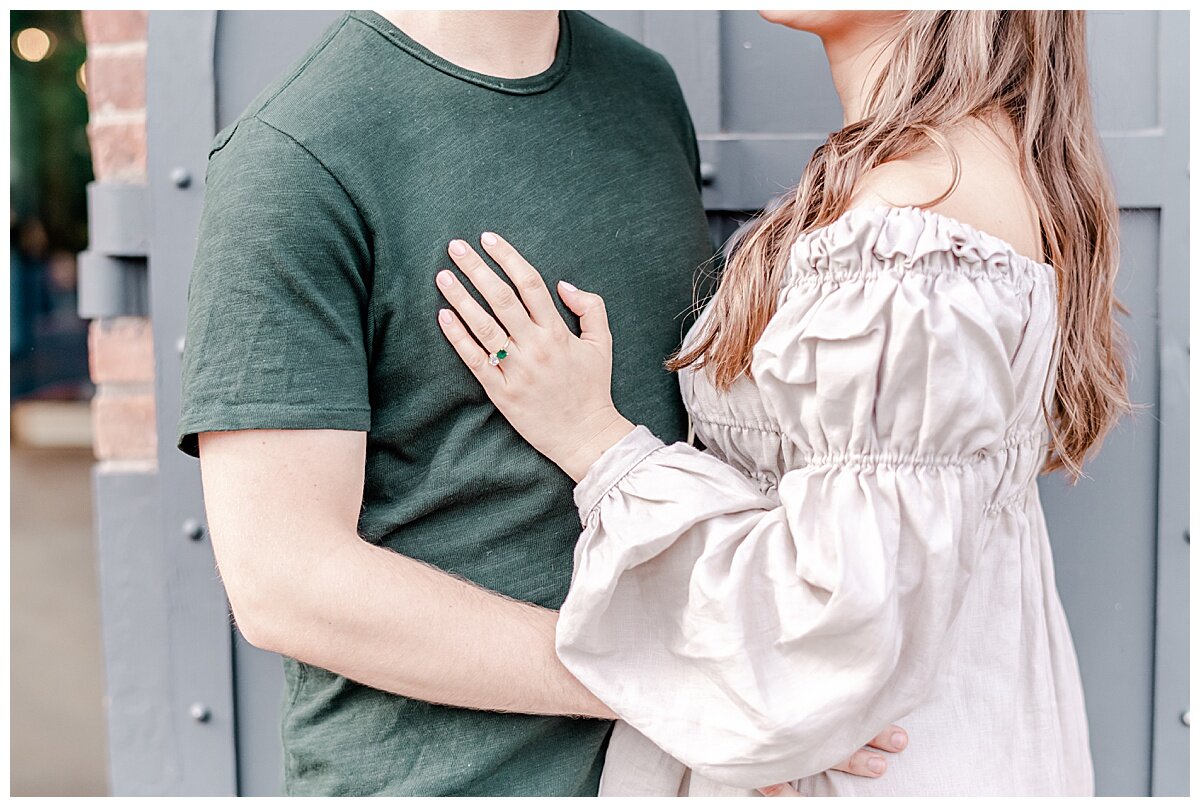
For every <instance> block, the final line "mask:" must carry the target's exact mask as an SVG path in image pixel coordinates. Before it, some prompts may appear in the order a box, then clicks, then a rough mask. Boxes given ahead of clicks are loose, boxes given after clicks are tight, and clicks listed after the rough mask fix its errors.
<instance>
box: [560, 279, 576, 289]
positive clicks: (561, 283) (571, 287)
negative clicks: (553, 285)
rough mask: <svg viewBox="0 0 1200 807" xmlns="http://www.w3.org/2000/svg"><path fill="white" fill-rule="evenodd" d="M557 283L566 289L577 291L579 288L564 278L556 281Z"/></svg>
mask: <svg viewBox="0 0 1200 807" xmlns="http://www.w3.org/2000/svg"><path fill="white" fill-rule="evenodd" d="M558 285H560V286H562V287H563V288H564V289H566V290H567V291H579V289H577V288H575V287H574V286H572V285H571V284H570V283H568V282H567V281H565V280H560V281H558Z"/></svg>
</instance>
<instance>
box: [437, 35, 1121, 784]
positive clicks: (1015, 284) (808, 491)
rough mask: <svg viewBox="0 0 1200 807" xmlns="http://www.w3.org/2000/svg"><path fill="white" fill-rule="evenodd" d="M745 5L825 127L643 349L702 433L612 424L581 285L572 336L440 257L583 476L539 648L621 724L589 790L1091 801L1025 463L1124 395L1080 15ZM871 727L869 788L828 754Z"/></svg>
mask: <svg viewBox="0 0 1200 807" xmlns="http://www.w3.org/2000/svg"><path fill="white" fill-rule="evenodd" d="M764 16H766V17H767V18H768V19H770V20H772V21H774V22H778V23H781V24H784V25H787V26H790V27H792V28H797V29H800V30H806V31H811V32H814V33H816V34H817V35H819V36H820V37H821V39H822V42H823V44H824V46H825V50H826V53H827V55H828V56H829V61H830V69H831V71H832V74H833V78H834V82H835V85H836V87H837V90H838V94H839V96H840V98H841V100H842V104H843V107H844V111H845V126H844V127H843V128H842V129H841V130H839V131H837V132H835V133H833V134H832V135H831V136H830V137H829V139H828V141H827V142H826V143H825V144H824V145H822V146H821V147H820V148H819V149H818V150H817V152H816V153H815V154H814V156H813V158H812V161H811V162H810V163H809V165H808V166H807V168H806V170H805V172H804V174H803V177H802V178H801V180H800V183H799V185H798V186H797V187H796V189H795V191H794V193H793V194H791V195H790V196H789V197H788V198H786V199H785V200H784V201H783V202H782V203H781V204H780V205H778V206H776V207H774V208H772V209H771V210H770V211H769V212H766V213H764V214H763V215H762V216H761V217H760V219H759V220H758V221H757V222H756V223H755V224H754V225H753V226H751V227H750V228H748V231H747V232H746V234H745V235H744V236H742V237H741V238H740V239H739V240H738V241H737V242H736V243H735V244H734V245H733V247H732V250H731V253H730V257H729V260H728V262H727V266H726V268H725V270H724V272H723V275H722V277H721V282H720V286H719V288H718V290H717V292H716V294H715V296H714V298H713V299H712V301H711V302H709V304H708V305H707V307H706V309H705V311H704V313H703V314H702V316H701V317H700V319H699V320H698V321H697V323H696V325H695V326H694V327H693V328H692V330H691V332H690V333H689V334H688V335H687V337H686V339H685V340H684V344H683V346H682V349H681V351H680V353H679V354H678V355H677V356H675V357H673V358H672V360H671V362H670V363H669V367H670V368H671V369H673V370H677V371H678V372H679V379H680V387H681V390H682V393H683V398H684V402H685V404H686V405H687V408H688V411H689V413H690V414H691V417H692V421H693V423H694V426H695V432H696V434H697V435H698V436H699V437H700V439H701V441H702V442H703V444H704V446H706V450H698V449H697V448H695V447H693V446H691V445H685V444H675V445H664V444H663V443H662V442H661V441H660V440H658V439H657V438H656V437H655V436H654V435H653V434H651V433H650V432H649V431H648V430H647V429H646V428H645V427H643V426H636V425H635V424H633V423H630V422H629V421H627V420H625V419H624V418H623V417H622V416H621V415H620V414H619V413H618V412H617V410H616V409H615V407H614V406H613V403H612V400H611V397H610V393H609V374H610V366H611V345H612V341H611V335H610V332H609V329H608V325H607V320H606V316H605V311H604V306H603V301H602V300H601V299H600V298H599V297H597V296H596V295H594V294H589V293H587V292H585V291H580V290H578V289H575V288H574V287H573V286H571V285H569V284H568V283H566V282H560V283H559V284H558V294H559V296H560V297H561V299H562V301H563V302H564V303H565V305H566V306H567V307H568V308H570V309H571V311H573V312H575V313H576V314H578V315H579V318H580V335H579V336H578V337H576V336H575V335H574V334H573V333H572V332H571V331H570V330H569V329H568V327H567V326H566V324H565V323H564V322H563V319H562V317H561V316H560V314H559V313H558V311H557V309H556V308H555V305H554V302H553V300H552V298H551V296H550V293H549V291H548V290H547V288H546V286H545V285H544V283H543V282H542V281H541V276H540V274H539V273H538V272H537V271H536V270H535V269H534V268H533V267H531V266H530V265H529V264H528V263H527V262H525V261H524V259H523V258H521V256H520V254H519V253H518V252H517V251H516V250H515V249H514V248H513V247H512V246H510V245H509V244H507V242H505V241H504V240H503V239H502V238H500V237H497V236H495V235H494V234H490V233H485V234H484V236H483V237H482V242H483V244H484V248H485V250H486V251H487V252H488V253H489V254H490V256H491V257H492V258H493V259H494V260H495V261H496V262H497V263H498V264H499V266H500V267H501V268H502V269H503V270H504V272H505V273H506V274H507V275H508V277H509V278H510V279H511V280H512V281H513V284H514V285H515V286H516V288H517V289H518V290H519V292H520V298H521V300H522V301H523V303H524V305H519V304H514V301H515V299H516V298H515V297H513V296H510V297H509V298H508V299H507V300H506V299H505V298H504V294H503V293H500V294H497V293H496V290H498V289H501V287H502V285H503V284H500V283H499V282H497V280H496V277H495V275H494V274H493V273H492V270H491V269H490V268H488V266H487V265H486V264H485V263H484V262H482V261H481V260H479V258H478V256H477V255H476V254H475V253H473V252H472V253H471V254H470V255H469V256H467V257H465V258H454V260H455V262H456V263H457V264H458V265H459V267H460V268H461V269H462V270H463V271H464V273H465V274H466V276H467V277H468V278H469V279H470V280H471V282H472V283H473V284H474V285H475V286H476V287H478V288H479V289H480V290H481V292H482V293H483V295H484V297H485V298H486V299H487V300H488V302H489V304H491V306H492V309H493V311H494V312H495V315H496V318H497V319H498V320H499V322H498V323H497V322H495V321H493V320H492V315H491V314H489V313H487V312H486V311H485V310H484V309H483V308H482V307H480V306H479V305H477V304H475V303H473V302H471V299H470V297H469V295H468V294H467V292H466V290H465V288H464V286H463V285H462V284H461V283H458V282H455V281H454V280H453V279H452V278H450V279H448V278H447V277H446V275H448V274H449V273H442V274H441V275H439V286H441V287H442V288H443V290H444V293H445V295H446V297H447V299H448V300H449V302H450V304H451V305H452V306H453V308H454V310H455V311H457V315H455V313H453V312H451V311H450V310H449V309H446V310H443V311H442V312H441V313H440V314H439V321H440V323H441V325H442V328H443V330H444V332H445V333H446V336H447V338H448V339H450V341H451V342H452V343H453V344H454V345H455V348H456V350H457V351H458V353H459V355H460V356H461V357H462V358H463V360H464V361H465V362H466V363H467V365H468V366H469V367H470V368H471V369H472V370H473V372H474V373H475V375H476V377H477V378H478V379H479V381H480V382H481V383H482V385H483V387H484V389H485V390H486V391H487V393H488V395H489V396H490V397H491V398H492V400H493V401H494V402H495V403H496V405H497V407H498V408H499V410H500V412H501V413H503V414H504V415H505V417H507V418H508V419H509V420H510V421H511V422H512V424H513V426H514V427H515V428H516V429H517V430H518V431H520V432H521V434H522V435H524V436H525V437H526V439H528V440H529V442H530V443H531V444H532V445H533V446H534V447H535V448H537V449H538V450H539V451H541V452H542V453H544V454H545V455H546V456H547V457H549V458H550V459H551V460H553V461H554V462H556V463H557V464H558V465H559V466H560V467H561V468H562V469H563V470H564V471H565V472H566V473H568V474H569V475H571V476H572V477H573V478H574V479H575V480H576V481H577V483H578V485H577V487H576V492H575V498H576V502H577V504H578V506H579V510H580V517H581V520H582V523H583V533H582V535H581V536H580V540H579V544H578V548H577V551H576V557H575V560H576V567H575V575H574V579H573V582H572V586H571V591H570V594H569V595H568V597H567V600H566V602H565V604H564V605H563V608H562V610H561V614H560V617H559V622H558V629H557V646H558V652H559V656H560V658H561V659H562V661H563V663H564V664H565V665H566V666H567V668H568V669H569V670H570V671H571V672H572V673H574V675H575V676H576V677H577V678H578V679H579V680H580V681H581V682H583V684H584V685H585V686H587V687H588V688H589V689H590V690H591V691H592V692H594V693H595V694H596V696H597V697H598V698H599V699H600V700H602V701H603V702H604V703H606V704H608V706H609V707H611V709H612V710H613V712H614V713H616V714H617V715H618V716H619V717H620V718H621V719H622V721H623V722H621V723H619V724H618V726H617V728H616V731H615V733H614V736H613V738H612V742H611V745H610V749H609V753H608V758H607V762H606V766H605V774H604V780H603V782H602V787H601V793H603V794H634V793H638V794H673V793H676V792H680V793H690V794H729V795H736V794H741V793H752V792H754V789H755V788H760V787H763V786H766V785H770V784H772V783H779V782H794V783H795V786H796V787H797V789H798V790H799V792H800V793H801V794H805V795H859V794H888V795H942V794H955V795H967V794H998V795H1025V794H1039V795H1066V794H1081V795H1082V794H1090V793H1092V789H1093V784H1092V764H1091V757H1090V754H1089V750H1088V733H1087V723H1086V716H1085V711H1084V703H1083V694H1082V687H1081V684H1080V676H1079V671H1078V666H1077V662H1076V657H1075V652H1074V648H1073V646H1072V642H1071V637H1070V633H1069V631H1068V627H1067V622H1066V619H1065V618H1064V615H1063V609H1062V605H1061V603H1060V601H1059V596H1058V592H1057V590H1056V588H1055V583H1054V571H1053V565H1052V562H1051V554H1050V544H1049V542H1048V540H1047V535H1046V525H1045V520H1044V517H1043V513H1042V508H1041V504H1040V502H1039V500H1038V489H1037V485H1036V477H1037V476H1038V474H1039V473H1041V472H1046V471H1061V472H1064V473H1066V474H1068V475H1069V476H1072V477H1076V476H1078V474H1079V473H1080V469H1081V466H1082V463H1083V462H1084V460H1085V459H1086V458H1087V457H1088V456H1089V455H1090V452H1091V451H1093V450H1094V449H1095V448H1096V447H1097V446H1098V445H1099V443H1100V441H1101V439H1102V438H1103V436H1104V434H1105V433H1106V431H1107V430H1108V429H1109V427H1110V426H1111V425H1112V423H1113V422H1114V420H1115V419H1116V418H1117V417H1118V416H1119V415H1120V413H1121V412H1123V411H1124V410H1125V409H1126V408H1127V405H1128V404H1127V399H1126V392H1125V374H1124V369H1123V366H1122V362H1121V358H1120V355H1119V351H1118V349H1117V342H1118V337H1119V333H1118V330H1117V327H1116V325H1115V323H1114V320H1113V312H1114V308H1115V307H1116V302H1115V300H1114V297H1113V281H1114V278H1115V275H1116V272H1117V234H1116V225H1117V211H1116V207H1115V203H1114V198H1113V192H1112V189H1111V185H1110V182H1109V180H1108V178H1107V175H1106V172H1105V170H1104V167H1103V160H1102V156H1101V151H1100V146H1099V140H1098V137H1097V134H1096V128H1095V123H1094V120H1093V116H1092V110H1091V106H1090V100H1089V92H1090V90H1089V86H1088V82H1087V73H1086V59H1085V52H1084V41H1085V38H1084V15H1083V12H1072V11H999V12H995V11H920V12H770V13H764ZM780 80H781V81H784V80H791V77H784V76H781V77H780ZM564 235H567V234H564ZM564 268H566V267H564ZM503 291H507V290H506V289H504V290H503ZM674 313H675V312H663V315H664V316H673V315H674ZM497 325H499V326H501V327H503V329H504V330H505V331H506V332H507V334H508V341H507V342H505V343H504V344H503V345H501V344H487V343H484V344H483V345H482V346H481V345H480V344H479V343H478V342H477V341H476V340H475V339H474V338H472V336H471V333H472V332H473V333H475V334H480V333H484V334H486V333H490V332H492V331H494V329H495V327H496V326H497ZM489 358H490V361H489ZM890 722H898V723H900V724H902V725H903V726H904V727H905V728H906V729H907V731H908V733H909V736H910V737H911V742H910V745H909V747H908V749H907V750H906V751H905V752H904V754H902V755H899V756H897V757H895V758H894V759H893V761H892V764H891V765H890V767H889V770H888V774H887V776H884V777H882V778H878V779H871V778H861V777H852V776H849V775H847V774H844V773H840V772H838V771H830V770H827V769H828V768H829V767H830V766H831V765H832V764H834V763H835V762H837V761H838V760H841V759H844V758H846V757H847V756H849V755H850V754H851V753H852V752H853V751H854V750H855V749H857V748H859V747H860V746H862V745H863V744H864V743H865V742H866V741H867V740H868V739H869V738H871V737H873V736H874V735H876V734H877V733H878V732H879V731H880V730H882V729H883V728H884V727H885V726H887V724H888V723H890Z"/></svg>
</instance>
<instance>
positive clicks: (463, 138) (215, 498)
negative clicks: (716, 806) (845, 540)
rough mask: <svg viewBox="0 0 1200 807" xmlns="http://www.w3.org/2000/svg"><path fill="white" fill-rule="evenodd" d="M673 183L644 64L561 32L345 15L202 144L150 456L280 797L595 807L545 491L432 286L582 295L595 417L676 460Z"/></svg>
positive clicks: (434, 18) (682, 214)
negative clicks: (195, 511) (186, 527)
mask: <svg viewBox="0 0 1200 807" xmlns="http://www.w3.org/2000/svg"><path fill="white" fill-rule="evenodd" d="M401 29H404V30H403V31H402V30H401ZM405 32H407V33H405ZM698 176H699V166H698V156H697V150H696V141H695V136H694V133H693V131H692V125H691V122H690V119H689V117H688V113H687V109H686V107H685V106H684V102H683V98H682V97H681V94H680V91H679V88H678V85H677V83H676V81H675V77H674V75H673V73H672V71H671V69H670V67H669V66H668V65H667V63H666V62H665V61H664V60H663V59H662V57H660V56H658V55H657V54H655V53H653V52H652V51H650V50H647V49H646V48H644V47H642V46H640V45H638V44H636V43H635V42H633V41H631V40H630V39H628V38H627V37H625V36H623V35H621V34H619V33H617V32H615V31H613V30H611V29H609V28H607V27H606V26H604V25H602V24H600V23H599V22H597V21H596V20H594V19H592V18H591V17H589V16H587V15H586V14H583V13H579V12H565V13H557V14H556V13H554V12H539V11H534V12H389V13H386V14H384V13H375V12H351V13H348V14H345V15H343V16H342V17H341V18H340V19H339V20H338V21H337V22H336V23H335V24H334V25H333V26H331V27H330V28H329V30H328V31H327V32H326V34H325V35H324V36H323V37H322V38H321V39H320V41H318V42H317V43H316V44H315V45H314V46H313V47H312V48H311V49H310V50H309V51H308V53H307V54H306V55H305V56H304V58H303V59H301V60H300V61H299V62H298V63H297V64H296V65H295V66H294V67H293V68H292V69H291V70H289V71H288V72H287V73H286V74H285V75H283V76H281V77H280V78H279V79H278V80H276V81H275V82H274V83H273V84H272V85H271V86H270V87H268V88H267V89H266V90H264V91H263V92H262V93H261V94H260V95H259V97H258V98H257V99H255V100H254V102H252V104H251V105H250V107H249V108H248V109H247V110H246V111H245V112H244V113H243V114H242V115H241V117H240V118H238V120H236V121H235V122H234V123H233V124H232V125H230V126H228V127H226V128H225V129H224V130H223V131H222V132H220V133H219V134H218V135H217V138H216V141H215V142H214V144H213V148H212V151H211V153H210V156H209V164H208V171H207V177H206V197H205V205H204V213H203V216H202V220H201V225H200V233H199V240H198V245H197V252H196V260H195V265H194V268H193V272H192V277H191V284H190V288H189V296H188V330H187V339H186V343H185V344H186V348H185V351H184V358H183V407H182V413H181V416H180V421H179V447H180V448H181V449H182V450H184V451H186V452H188V453H189V454H192V455H194V456H199V457H200V459H201V470H202V475H203V482H204V493H205V502H206V508H207V513H208V519H209V528H210V533H211V535H212V539H213V547H214V550H215V552H216V556H217V561H218V564H219V567H220V572H221V576H222V579H223V581H224V583H225V587H226V590H227V593H228V595H229V600H230V603H231V605H232V608H233V612H234V616H235V618H236V620H237V622H238V626H239V628H240V629H241V631H242V633H243V634H244V636H245V637H246V639H247V640H248V641H250V642H251V643H252V644H255V645H257V646H259V647H263V648H266V649H268V650H272V651H274V652H277V653H280V654H282V655H283V656H284V657H285V662H284V671H285V676H286V697H285V703H284V710H283V745H284V785H285V790H286V792H287V793H289V794H324V795H366V794H392V795H443V794H444V795H451V794H454V795H520V794H531V795H588V794H594V793H595V792H596V788H597V783H598V780H599V776H600V769H601V764H602V761H603V754H604V747H605V743H606V740H607V737H608V732H609V729H610V727H611V723H610V722H609V721H608V719H605V718H611V717H612V714H611V713H610V712H609V710H608V708H607V707H606V706H604V704H602V703H600V702H599V701H597V700H596V699H595V697H594V696H593V695H592V694H591V693H590V692H588V691H587V690H586V689H584V688H583V687H582V686H581V685H580V684H579V682H578V681H576V680H575V679H574V678H573V677H572V676H571V675H570V674H569V673H568V672H567V671H566V669H565V668H564V667H563V666H562V665H561V664H560V663H559V662H558V659H557V657H556V656H555V654H554V645H553V636H554V626H555V619H556V613H555V611H554V610H553V609H555V608H557V607H558V606H559V605H560V604H561V603H562V601H563V598H564V597H565V595H566V592H567V588H568V585H569V582H570V578H571V561H572V552H573V549H574V544H575V541H576V539H577V537H578V535H579V530H580V525H579V520H578V515H577V514H576V511H575V508H574V504H573V501H572V487H573V486H572V483H571V480H570V479H569V478H568V477H567V476H566V475H565V474H563V473H562V472H561V471H560V470H559V469H558V468H557V467H555V466H554V465H553V464H552V463H550V462H549V461H548V460H546V459H545V458H543V457H542V456H541V455H540V454H538V453H537V452H536V451H535V450H533V448H531V447H530V446H529V445H528V444H526V443H525V441H524V440H522V439H521V437H520V436H519V435H518V434H517V433H516V432H515V431H514V430H513V429H512V428H511V427H510V426H509V425H508V423H507V422H506V421H505V419H504V418H503V417H501V416H500V415H499V413H498V412H497V411H496V410H495V408H494V407H493V406H492V404H491V403H490V402H489V401H488V399H487V397H486V396H485V395H484V393H483V391H482V389H481V388H480V387H479V385H478V384H477V383H476V382H475V380H474V378H473V377H472V376H471V374H470V373H469V371H468V370H467V369H466V368H465V367H464V366H463V364H462V363H461V362H460V361H459V360H458V359H457V357H456V356H455V355H454V352H453V349H452V348H451V346H450V345H449V344H448V343H447V342H446V340H445V339H444V338H443V336H442V334H441V331H440V329H439V328H438V325H437V312H438V310H439V308H441V307H442V306H443V305H444V302H443V300H442V298H441V295H440V294H439V293H438V291H437V288H436V286H435V284H434V276H435V275H436V273H437V271H438V270H440V269H442V268H446V267H448V266H450V260H449V257H448V256H447V254H446V249H447V245H448V244H449V242H450V241H451V240H452V239H455V238H465V239H467V240H468V241H471V242H473V243H476V244H477V243H478V237H479V234H480V233H481V232H483V231H485V230H492V231H495V232H498V233H500V234H502V235H504V236H505V237H506V238H508V239H509V240H510V241H511V242H512V243H513V244H515V245H516V246H517V247H518V248H519V249H520V250H521V251H522V253H523V254H524V255H525V256H526V257H528V258H529V259H530V260H531V261H532V262H533V263H534V265H536V266H538V267H539V268H540V269H541V270H543V271H544V272H546V273H547V275H548V279H549V280H550V281H551V282H553V281H554V280H557V279H560V278H566V277H569V278H570V279H571V280H572V281H573V282H576V283H579V284H580V285H581V286H583V287H584V288H587V289H589V290H592V291H595V292H597V293H599V294H601V295H603V296H604V298H605V299H606V301H607V306H608V312H609V321H610V325H611V328H612V332H613V336H614V344H615V353H614V356H613V399H614V401H615V403H616V404H617V406H618V407H619V408H620V410H621V411H622V412H623V413H626V414H627V415H628V416H629V417H631V418H632V419H634V420H636V421H637V422H639V423H644V424H646V425H647V426H649V427H650V428H651V429H652V430H653V431H654V432H655V433H656V434H657V435H659V436H660V437H662V438H663V439H664V440H666V441H667V442H670V441H672V440H680V439H683V438H684V436H685V433H686V425H687V424H686V420H687V419H686V415H685V413H684V411H683V409H682V406H681V403H680V399H679V395H678V389H677V386H676V382H675V379H674V377H673V376H672V375H670V374H669V373H667V372H666V371H665V370H664V369H663V367H662V362H663V359H664V358H665V357H666V356H667V355H668V354H670V353H671V351H673V350H674V349H675V348H676V347H677V345H678V343H679V341H680V337H681V334H682V332H683V329H684V328H685V327H686V325H687V321H686V319H685V316H684V315H685V312H687V311H688V310H689V308H690V306H691V303H692V288H693V286H692V284H693V278H694V276H695V271H696V269H697V267H698V266H699V265H700V264H701V263H703V262H704V261H705V260H707V259H708V258H709V257H710V250H711V246H710V241H709V236H708V230H707V225H706V221H705V217H704V211H703V209H702V207H701V204H700V195H699V192H698ZM559 305H560V310H561V311H562V312H563V313H564V315H567V311H566V309H565V308H563V307H562V306H561V303H559ZM568 319H569V321H571V322H574V318H573V317H570V316H568ZM864 764H865V762H864ZM768 784H772V783H764V785H768Z"/></svg>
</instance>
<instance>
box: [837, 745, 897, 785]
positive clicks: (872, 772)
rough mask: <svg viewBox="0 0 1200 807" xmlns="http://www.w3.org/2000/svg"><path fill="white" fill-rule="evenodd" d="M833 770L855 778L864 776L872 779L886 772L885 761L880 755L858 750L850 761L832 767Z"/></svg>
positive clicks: (861, 749) (862, 749)
mask: <svg viewBox="0 0 1200 807" xmlns="http://www.w3.org/2000/svg"><path fill="white" fill-rule="evenodd" d="M833 770H835V771H845V772H846V773H852V774H854V775H855V776H866V777H868V778H871V779H874V778H877V777H879V776H882V775H883V773H884V771H886V770H887V759H886V758H885V757H884V756H883V755H882V754H876V753H875V752H874V751H868V750H867V749H866V748H860V749H859V750H857V751H855V752H854V754H853V755H852V756H851V757H850V759H848V760H846V761H845V762H842V763H841V764H839V765H834V766H833Z"/></svg>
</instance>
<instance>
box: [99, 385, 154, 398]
mask: <svg viewBox="0 0 1200 807" xmlns="http://www.w3.org/2000/svg"><path fill="white" fill-rule="evenodd" d="M145 395H149V396H150V397H154V381H153V380H150V381H100V382H97V383H96V394H95V395H93V396H92V400H93V401H94V400H96V399H97V398H100V397H104V398H113V399H115V398H136V397H140V396H145Z"/></svg>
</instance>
